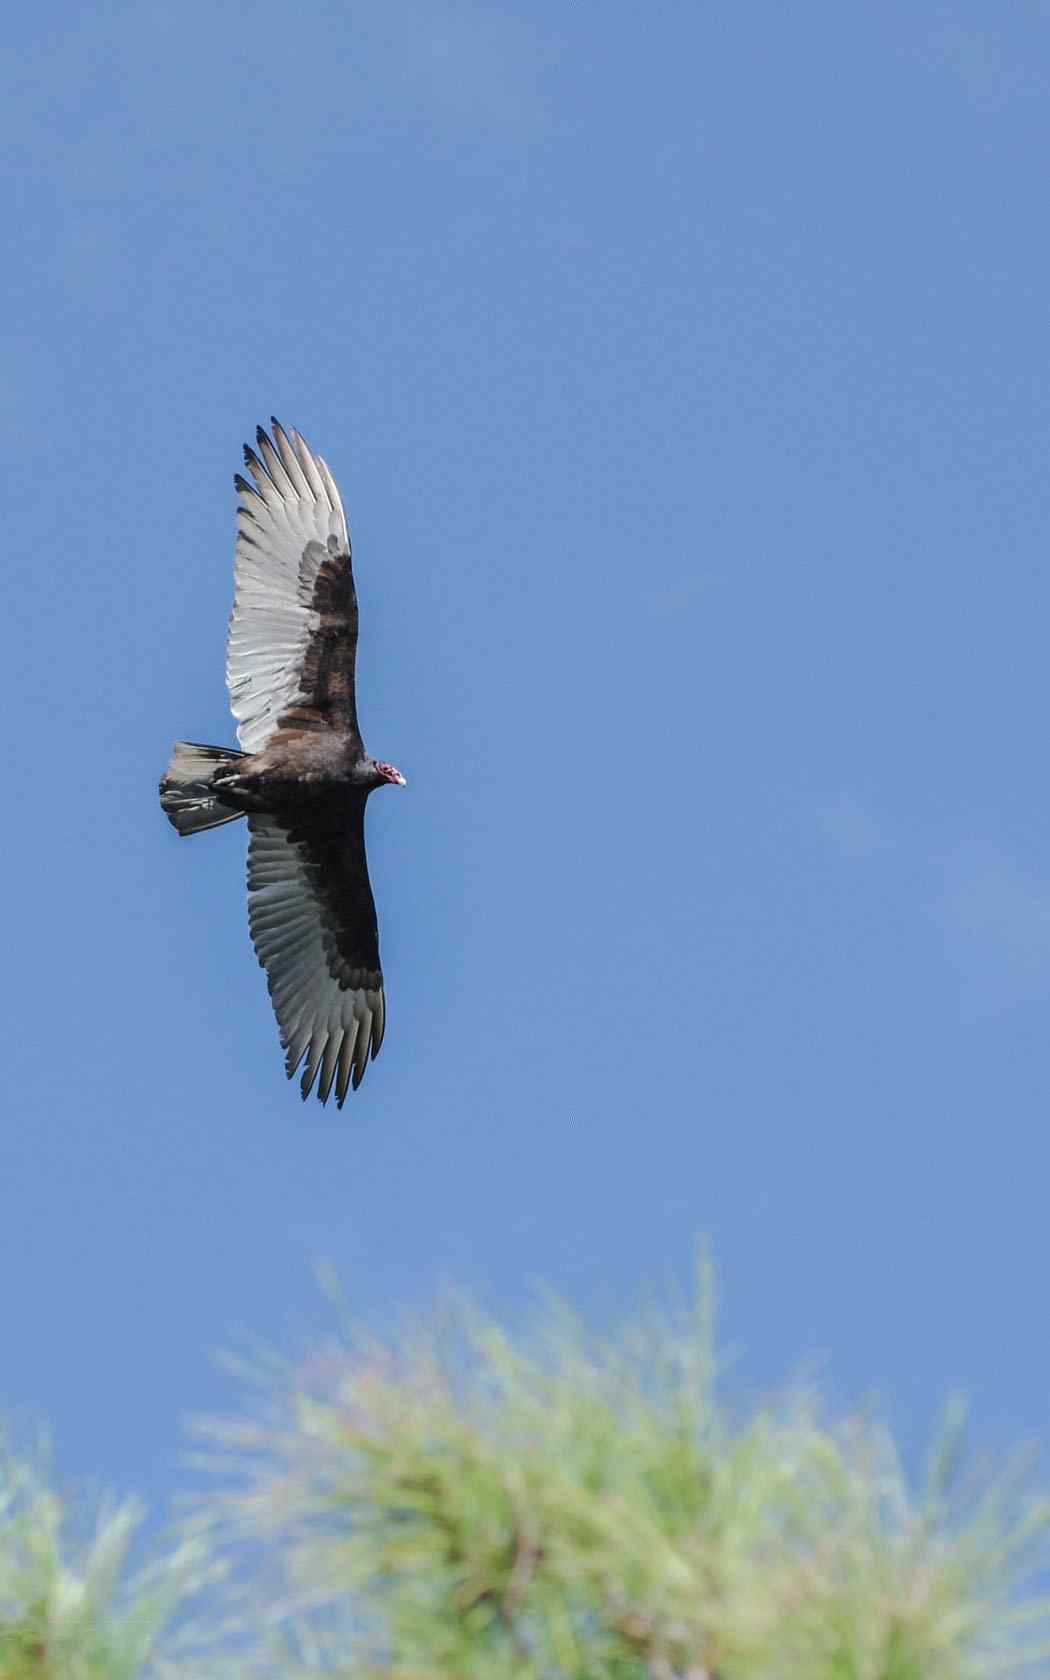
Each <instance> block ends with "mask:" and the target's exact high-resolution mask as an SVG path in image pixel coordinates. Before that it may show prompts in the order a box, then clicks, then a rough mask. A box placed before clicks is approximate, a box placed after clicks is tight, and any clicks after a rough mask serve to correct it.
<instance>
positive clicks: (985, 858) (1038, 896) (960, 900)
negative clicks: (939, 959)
mask: <svg viewBox="0 0 1050 1680" xmlns="http://www.w3.org/2000/svg"><path fill="white" fill-rule="evenodd" d="M935 910H936V914H937V917H938V919H939V921H940V923H941V926H942V927H943V929H944V932H945V935H946V937H947V940H948V944H949V948H950V950H951V951H952V952H953V954H954V956H955V959H956V962H957V964H958V967H959V970H960V976H961V978H962V979H963V981H964V982H965V985H966V990H967V992H968V993H969V994H970V995H971V997H972V998H973V999H974V1000H979V1001H981V1002H983V1003H985V1004H988V1005H990V1006H992V1007H995V1008H1006V1007H1009V1006H1011V1005H1013V1004H1016V1003H1019V1002H1022V1001H1023V1000H1024V999H1025V998H1028V997H1031V996H1032V995H1034V994H1036V993H1039V992H1042V991H1044V990H1046V988H1047V987H1048V986H1050V878H1048V877H1046V876H1043V875H1040V874H1037V873H1035V872H1033V871H1031V870H1028V869H1025V868H1024V867H1022V866H1021V865H1019V864H1018V863H1017V862H1016V861H1015V860H1013V859H1011V858H1009V857H1007V856H1005V855H1004V854H1002V853H997V852H995V851H993V850H991V849H983V850H980V851H978V850H975V849H971V850H969V851H964V852H961V853H957V854H956V855H955V856H953V857H951V858H949V859H948V861H947V863H946V865H945V867H944V873H943V882H942V888H941V891H940V894H939V896H938V897H937V899H936V902H935Z"/></svg>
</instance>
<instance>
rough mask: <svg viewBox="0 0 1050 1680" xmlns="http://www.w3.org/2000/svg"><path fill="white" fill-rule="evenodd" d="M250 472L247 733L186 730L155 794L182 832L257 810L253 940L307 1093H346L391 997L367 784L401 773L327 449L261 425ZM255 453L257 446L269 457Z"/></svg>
mask: <svg viewBox="0 0 1050 1680" xmlns="http://www.w3.org/2000/svg"><path fill="white" fill-rule="evenodd" d="M257 440H258V445H259V454H256V452H255V451H254V450H252V449H250V448H246V449H245V461H246V463H247V465H248V467H249V469H250V470H251V473H252V476H253V478H254V480H255V482H254V483H253V484H249V482H248V481H247V479H245V478H244V477H242V475H241V474H240V473H238V474H237V475H236V479H235V483H236V486H237V489H238V491H239V493H240V496H241V503H240V506H239V508H238V520H237V522H238V536H237V559H236V568H235V570H236V578H237V598H236V600H235V603H234V610H233V615H232V617H231V620H230V643H229V652H228V657H227V680H228V682H229V686H230V697H231V705H232V707H233V710H234V713H235V715H236V716H237V717H238V719H239V720H240V727H239V734H240V737H241V743H242V746H244V747H248V748H249V749H250V750H248V751H242V752H235V751H233V750H229V749H225V748H221V747H206V746H198V745H195V744H193V743H187V742H180V743H179V744H178V745H177V746H176V749H175V756H174V758H173V759H172V762H171V764H170V765H169V767H168V771H167V772H166V774H165V776H164V778H163V779H162V781H161V803H162V805H163V806H164V809H165V810H166V812H167V813H168V816H169V817H170V819H171V821H172V823H173V824H174V825H175V827H176V828H177V829H178V830H179V833H180V834H193V833H197V832H199V831H200V830H201V829H205V828H213V827H217V826H218V825H219V824H221V823H225V822H230V821H233V820H234V819H235V818H236V817H238V816H246V817H247V818H248V826H249V829H250V831H251V836H252V838H251V845H250V847H249V854H248V906H249V923H250V927H251V933H252V939H253V941H254V944H255V948H256V951H257V953H258V956H259V961H260V962H261V963H262V964H263V966H264V967H265V968H266V971H267V981H268V985H269V989H270V995H271V997H272V999H273V1004H274V1009H275V1011H276V1013H277V1018H278V1022H279V1024H280V1028H281V1042H282V1044H284V1046H285V1048H286V1050H287V1052H288V1056H287V1069H288V1073H289V1076H291V1074H293V1073H294V1072H295V1070H296V1068H297V1067H298V1065H299V1064H300V1062H301V1061H302V1060H303V1058H304V1057H305V1058H306V1067H305V1071H304V1073H303V1080H302V1090H303V1096H304V1097H305V1096H306V1095H307V1094H308V1092H309V1090H310V1089H311V1087H312V1085H313V1082H314V1080H315V1079H318V1080H319V1083H318V1090H319V1094H320V1096H321V1100H322V1101H324V1100H326V1099H327V1096H328V1093H329V1091H330V1089H331V1088H332V1086H333V1083H334V1085H335V1090H336V1096H337V1100H338V1101H339V1103H340V1104H342V1101H343V1098H344V1097H345V1095H346V1091H347V1087H348V1085H349V1083H350V1082H351V1079H352V1083H353V1085H354V1086H355V1087H356V1086H357V1085H358V1083H359V1082H360V1079H361V1077H362V1076H363V1073H364V1069H365V1065H366V1063H367V1060H368V1057H369V1055H371V1056H375V1055H376V1054H377V1053H378V1051H379V1046H380V1044H381V1043H382V1038H383V1032H384V1029H385V1017H386V1007H385V1000H384V993H383V975H382V969H381V967H380V962H379V935H378V929H377V924H376V912H375V903H374V900H373V897H372V889H371V886H370V884H369V880H368V866H367V863H366V859H365V837H364V817H365V806H366V804H367V800H368V795H369V793H371V792H372V790H373V789H374V788H377V787H381V786H383V785H384V783H387V782H395V783H402V784H403V782H404V777H403V776H402V775H401V773H400V771H398V770H395V769H394V767H393V765H390V764H386V763H383V762H380V761H377V760H376V759H374V758H371V757H370V756H369V755H368V754H367V753H366V751H365V748H364V743H363V741H362V739H361V732H360V728H359V726H358V721H357V696H356V691H355V676H354V667H355V654H356V649H357V629H358V611H357V594H356V590H355V588H354V579H353V569H352V565H351V558H350V543H349V537H348V535H347V531H346V518H345V514H344V513H343V508H342V502H341V499H340V497H339V492H338V490H337V489H336V486H335V483H334V481H333V480H332V477H331V474H330V473H329V471H328V468H327V467H326V466H325V463H324V462H323V461H322V460H321V458H320V457H319V456H315V455H313V454H312V452H311V451H310V450H309V448H308V447H307V445H306V444H305V443H304V441H303V439H302V438H301V437H299V435H298V434H297V433H295V432H293V433H292V434H291V437H290V438H289V436H288V435H287V434H286V433H285V432H284V431H283V429H282V428H281V427H280V426H279V425H278V423H277V422H276V421H274V422H273V441H272V442H271V440H270V438H269V437H268V436H267V435H266V433H265V432H263V431H262V430H261V429H260V430H259V432H258V433H257ZM260 457H261V458H260Z"/></svg>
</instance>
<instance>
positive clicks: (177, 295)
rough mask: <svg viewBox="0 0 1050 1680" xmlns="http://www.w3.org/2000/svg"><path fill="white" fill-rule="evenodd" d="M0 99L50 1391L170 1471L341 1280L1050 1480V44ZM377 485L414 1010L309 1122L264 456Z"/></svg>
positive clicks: (797, 12) (37, 25) (966, 28)
mask: <svg viewBox="0 0 1050 1680" xmlns="http://www.w3.org/2000/svg"><path fill="white" fill-rule="evenodd" d="M3 52H4V55H5V57H6V58H8V60H9V63H8V65H7V67H6V73H5V78H4V79H5V85H6V86H7V87H8V88H9V90H10V91H9V93H8V95H6V96H5V101H4V105H3V109H2V111H0V124H2V127H3V130H4V133H3V145H2V147H0V156H3V157H4V158H5V159H6V162H5V163H4V165H3V169H4V186H5V192H6V197H7V225H8V228H9V239H8V241H7V249H6V256H5V261H4V263H3V265H2V267H0V293H2V300H3V308H2V310H0V330H2V332H3V336H4V341H5V342H4V346H3V354H2V357H0V370H2V371H0V428H2V434H3V446H4V455H5V459H6V463H7V476H6V495H5V544H4V547H5V552H6V555H7V568H6V577H7V589H6V593H5V598H6V611H5V612H4V613H3V615H2V616H0V639H2V644H3V649H2V651H3V670H4V673H5V679H6V701H5V706H6V716H5V732H4V752H5V761H6V783H7V789H8V803H7V820H6V824H5V859H6V867H5V870H4V879H5V885H6V888H7V894H6V895H5V896H6V900H7V902H6V908H5V919H6V939H5V945H6V948H7V953H8V960H7V962H6V964H5V965H4V971H3V975H2V978H0V989H2V999H0V1002H2V1014H3V1020H4V1022H5V1026H6V1029H7V1030H6V1033H5V1039H6V1045H5V1053H4V1059H5V1074H6V1077H5V1081H4V1089H5V1102H4V1109H5V1118H4V1122H3V1128H2V1154H0V1277H2V1278H3V1284H2V1291H3V1293H2V1318H3V1324H4V1343H3V1346H4V1354H5V1369H4V1373H3V1381H2V1388H0V1404H2V1405H3V1406H4V1407H5V1408H6V1409H8V1410H13V1411H15V1412H17V1413H18V1414H19V1415H20V1416H22V1417H43V1418H46V1419H47V1420H48V1422H49V1423H50V1426H51V1428H52V1429H53V1432H54V1435H55V1438H56V1441H57V1445H58V1453H59V1458H60V1462H61V1464H62V1466H63V1467H64V1469H65V1471H66V1472H67V1473H68V1474H70V1475H71V1476H75V1477H79V1476H86V1475H90V1476H97V1477H99V1478H101V1479H102V1480H103V1481H105V1482H109V1483H112V1484H115V1485H116V1486H118V1487H126V1486H138V1487H142V1488H144V1489H145V1490H146V1491H147V1492H148V1493H149V1494H150V1495H151V1496H152V1497H153V1498H154V1500H155V1501H156V1502H158V1503H160V1504H163V1502H164V1500H165V1499H166V1497H167V1494H168V1492H169V1491H170V1490H171V1489H172V1488H173V1487H175V1486H177V1485H179V1483H180V1482H181V1481H182V1480H183V1477H184V1471H183V1469H182V1467H181V1466H180V1463H179V1454H180V1452H181V1450H182V1447H183V1441H184V1437H183V1420H184V1418H185V1416H186V1415H187V1414H188V1413H191V1412H195V1411H200V1410H209V1409H216V1408H227V1407H229V1406H231V1405H233V1404H234V1403H235V1402H236V1399H237V1391H236V1389H235V1388H234V1387H233V1385H232V1384H231V1382H230V1380H229V1379H228V1378H227V1377H226V1376H224V1375H223V1374H222V1372H220V1371H219V1370H218V1369H217V1368H216V1366H215V1364H214V1362H213V1355H214V1353H215V1351H216V1350H217V1349H218V1348H221V1347H223V1346H225V1345H228V1344H229V1343H230V1341H231V1339H233V1338H234V1337H235V1336H236V1335H237V1334H238V1332H239V1331H241V1330H242V1329H243V1330H247V1331H250V1332H251V1333H253V1334H256V1335H258V1336H260V1337H262V1338H263V1339H265V1340H267V1341H270V1342H273V1343H275V1344H277V1345H278V1346H279V1347H281V1348H282V1349H284V1350H285V1351H289V1352H293V1351H294V1350H295V1349H296V1348H298V1347H301V1346H303V1345H305V1343H306V1342H307V1341H308V1340H309V1338H310V1337H311V1336H312V1335H314V1334H316V1333H317V1332H318V1331H319V1330H321V1329H322V1328H323V1327H324V1326H325V1325H326V1323H327V1315H326V1309H325V1308H324V1305H323V1303H322V1301H321V1299H320V1297H319V1294H318V1291H317V1288H316V1284H315V1281H314V1277H313V1270H312V1268H313V1265H314V1262H315V1260H317V1259H318V1258H321V1257H325V1258H328V1259H330V1260H332V1261H333V1262H334V1263H335V1265H336V1267H337V1268H338V1270H339V1272H340V1275H341V1277H342V1280H343V1284H344V1288H345V1290H346V1293H347V1295H348V1296H349V1299H350V1301H351V1303H352V1304H353V1305H354V1306H355V1307H356V1308H357V1309H358V1310H359V1311H360V1313H361V1314H362V1315H363V1316H364V1317H366V1318H367V1319H368V1320H370V1321H371V1322H373V1323H376V1324H380V1325H388V1324H389V1323H391V1322H393V1321H396V1319H397V1316H398V1315H399V1314H400V1313H402V1312H403V1311H404V1310H405V1309H411V1308H414V1307H417V1306H418V1305H419V1304H420V1303H424V1302H426V1301H427V1300H428V1299H429V1298H430V1297H431V1296H432V1294H433V1292H434V1290H435V1288H436V1287H437V1286H438V1285H439V1284H440V1283H441V1282H442V1281H445V1280H452V1281H453V1282H455V1283H458V1284H462V1285H466V1286H467V1287H469V1288H471V1289H473V1290H475V1291H477V1292H478V1293H479V1294H480V1295H481V1296H482V1298H483V1299H484V1300H485V1301H486V1302H487V1303H488V1304H489V1305H490V1306H491V1307H493V1308H494V1309H495V1310H497V1311H498V1312H500V1313H503V1314H506V1315H508V1316H510V1317H512V1318H515V1317H517V1316H519V1315H520V1314H521V1312H522V1310H523V1308H524V1305H525V1303H526V1302H527V1300H528V1299H529V1296H530V1292H531V1290H532V1288H533V1285H534V1282H535V1280H537V1279H544V1280H546V1281H548V1282H550V1283H551V1284H553V1285H554V1286H555V1287H556V1288H558V1289H559V1290H561V1291H563V1292H564V1293H565V1294H566V1295H568V1297H569V1298H570V1299H571V1300H572V1301H573V1302H574V1303H575V1304H576V1305H578V1306H579V1307H580V1308H582V1309H583V1310H584V1311H585V1312H586V1313H587V1314H589V1315H591V1316H592V1317H593V1318H594V1319H595V1320H597V1321H598V1322H606V1321H608V1320H610V1319H612V1318H614V1317H615V1316H617V1315H618V1314H619V1312H620V1311H622V1310H624V1309H625V1308H627V1307H629V1306H630V1305H631V1304H632V1303H634V1302H636V1301H638V1300H639V1298H641V1297H644V1296H646V1295H647V1294H650V1293H652V1292H654V1291H656V1292H658V1291H660V1290H661V1289H663V1287H664V1286H665V1285H667V1284H668V1283H670V1282H671V1281H672V1280H683V1279H685V1278H687V1276H688V1274H689V1271H690V1268H691V1266H692V1261H693V1256H694V1254H695V1252H696V1245H697V1241H698V1239H699V1237H700V1235H701V1234H703V1233H706V1234H708V1235H709V1236H710V1238H711V1240H712V1243H713V1248H714V1253H715V1257H716V1259H717V1262H718V1265H719V1268H720V1272H721V1279H722V1293H723V1299H724V1329H725V1334H726V1337H727V1339H728V1340H729V1341H730V1342H732V1343H733V1344H734V1345H735V1346H736V1347H738V1348H740V1349H741V1350H742V1354H743V1358H742V1361H741V1364H740V1366H739V1368H738V1374H737V1378H736V1379H735V1380H737V1381H738V1382H739V1383H741V1384H743V1385H745V1386H746V1387H748V1388H750V1389H751V1390H753V1391H758V1390H761V1389H762V1388H763V1387H764V1386H765V1385H767V1384H770V1383H774V1382H777V1381H779V1380H780V1379H781V1378H782V1377H783V1376H784V1374H785V1373H786V1372H787V1371H789V1370H790V1369H791V1368H792V1367H794V1366H796V1365H797V1364H798V1362H799V1361H800V1360H803V1359H809V1360H811V1361H815V1362H816V1363H817V1364H818V1367H820V1368H822V1369H824V1370H825V1372H826V1380H827V1384H828V1386H829V1389H830V1391H831V1393H832V1394H833V1396H834V1397H835V1398H836V1399H837V1400H840V1401H845V1400H850V1399H858V1398H861V1397H863V1396H866V1395H869V1394H872V1393H875V1394H879V1395H881V1396H883V1397H884V1398H885V1400H886V1403H887V1405H888V1407H889V1409H890V1412H891V1415H892V1417H893V1419H894V1421H895V1423H896V1424H897V1426H898V1427H899V1429H900V1430H901V1432H902V1434H903V1435H904V1437H905V1439H906V1440H907V1441H909V1442H918V1441H919V1440H921V1439H923V1438H924V1437H925V1436H926V1435H927V1433H928V1432H929V1430H930V1428H931V1427H932V1426H933V1423H934V1420H935V1418H936V1415H937V1411H938V1407H939V1404H940V1401H941V1398H942V1396H943V1395H944V1394H945V1393H946V1392H947V1391H949V1390H954V1389H961V1390H963V1391H964V1392H966V1393H967V1394H968V1395H969V1396H970V1397H971V1399H972V1402H973V1414H974V1425H973V1428H974V1433H975V1435H976V1437H977V1439H978V1440H979V1441H981V1442H983V1443H986V1444H989V1445H992V1446H998V1445H1000V1444H1002V1443H1005V1442H1007V1441H1013V1440H1014V1439H1015V1438H1017V1437H1018V1436H1027V1435H1033V1434H1034V1435H1035V1436H1037V1437H1041V1438H1044V1439H1045V1434H1046V1427H1047V1416H1046V1396H1047V1392H1048V1387H1050V1352H1048V1350H1047V1341H1046V1337H1045V1335H1044V1334H1043V1325H1044V1323H1045V1293H1046V1276H1047V1232H1046V1200H1047V1192H1046V1186H1047V1179H1048V1173H1050V1137H1048V1117H1050V1031H1048V1021H1050V806H1048V803H1047V798H1046V785H1047V770H1046V759H1047V751H1046V738H1047V718H1048V711H1050V707H1048V690H1050V676H1048V669H1047V659H1046V644H1047V626H1048V622H1050V586H1048V580H1047V555H1048V550H1050V492H1048V470H1047V469H1048V462H1050V395H1048V391H1050V386H1048V380H1047V366H1048V356H1050V319H1048V311H1047V297H1048V295H1050V237H1048V234H1047V229H1046V203H1047V197H1048V185H1050V183H1048V173H1050V102H1048V99H1047V93H1048V89H1050V6H1047V5H1045V4H1037V3H1035V0H1026V3H1023V4H1022V3H1017V4H1003V5H1001V6H999V7H997V8H995V9H994V11H993V10H992V9H990V8H988V7H987V6H978V5H976V4H973V5H965V4H951V3H946V4H940V3H937V4H933V3H927V0H907V3H904V0H900V3H896V4H895V3H893V0H890V3H887V0H878V3H877V4H875V3H872V4H868V5H865V4H851V5H845V6H844V5H842V4H841V3H840V0H826V3H814V4H811V5H805V6H801V7H798V6H796V7H790V8H786V7H779V6H765V7H759V8H754V7H742V6H727V5H721V6H715V5H705V4H686V3H684V0H683V3H680V4H663V5H661V4H657V5H653V6H649V7H645V8H639V7H637V6H633V5H630V6H629V5H625V4H618V3H615V0H613V3H609V0H606V3H604V4H602V5H597V4H587V3H584V4H580V5H576V6H572V7H568V6H565V5H561V4H554V3H553V0H546V3H544V0H538V3H535V4H532V5H529V6H525V5H515V6H506V5H483V4H478V5H473V4H463V5H460V4H456V3H454V0H431V3H426V4H424V3H422V0H420V3H418V4H413V3H411V0H381V3H380V0H376V3H371V0H364V3H360V4H356V3H352V0H351V3H344V4H340V5H336V4H320V3H311V0H307V3H306V4H304V6H302V7H301V8H299V9H297V10H293V9H289V8H287V7H278V6H276V5H274V4H271V3H270V0H261V3H259V4H255V5H253V6H251V7H241V6H236V5H225V6H223V5H220V6H218V7H213V6H211V5H208V6H205V5H203V4H200V3H198V0H179V4H177V5H176V4H174V3H171V4H166V3H158V4H138V3H136V4H134V5H132V4H116V5H112V4H110V5H107V4H102V5H101V6H100V7H96V8H91V9H88V10H85V9H84V8H83V7H73V6H65V5H62V4H58V5H52V6H50V7H44V8H22V9H21V11H20V12H19V13H18V15H17V16H14V17H12V19H11V21H10V23H9V26H8V29H7V32H6V40H5V42H4V47H3ZM271 413H276V414H278V415H279V416H280V417H281V418H282V419H283V420H285V421H286V422H287V423H289V424H293V425H295V426H298V427H299V428H300V429H301V430H302V431H303V432H304V433H305V435H306V436H307V437H308V438H309V439H310V441H311V442H312V443H313V444H314V445H315V447H317V448H319V449H320V450H321V451H322V452H323V453H324V455H325V456H326V457H327V459H328V460H329V462H330V463H331V465H332V467H333V469H334V471H335V472H336V474H337V476H338V479H339V481H340V484H341V486H342V489H343V493H344V498H345V500H346V503H347V507H348V511H349V516H350V524H351V529H352V534H353V539H354V553H355V565H356V571H357V576H358V587H359V592H360V597H361V613H362V640H361V653H360V664H359V684H360V690H359V691H360V696H361V711H362V721H363V725H364V728H365V733H366V740H367V742H368V744H369V747H370V749H371V750H372V751H373V752H374V753H376V754H377V755H379V756H385V757H389V758H392V759H393V760H394V761H395V762H396V763H397V764H399V765H401V766H402V768H403V769H404V770H405V771H406V773H407V775H408V778H409V788H408V790H407V792H406V793H404V794H394V793H393V792H390V793H384V794H380V795H379V796H377V797H376V799H375V800H373V801H372V805H371V809H370V812H369V853H370V861H371V867H372V875H373V882H374V885H375V890H376V897H377V900H378V904H379V911H380V920H381V935H382V944H383V956H384V967H385V970H386V975H387V987H388V997H389V1000H390V1003H389V1023H388V1032H387V1039H386V1044H385V1046H384V1050H383V1055H382V1057H381V1058H380V1060H379V1062H378V1063H377V1064H376V1065H375V1067H374V1068H373V1069H372V1070H371V1072H370V1074H369V1077H368V1079H367V1080H366V1081H365V1084H364V1086H363V1087H362V1089H361V1091H360V1092H359V1093H358V1094H357V1096H356V1098H354V1099H352V1100H351V1101H350V1102H348V1104H347V1107H346V1109H345V1110H344V1111H343V1113H342V1114H341V1115H340V1114H338V1113H336V1112H335V1111H334V1109H333V1108H330V1109H328V1110H325V1111H322V1110H321V1109H320V1108H319V1107H318V1106H317V1105H316V1104H311V1105H309V1106H307V1107H305V1108H304V1107H302V1106H301V1105H300V1103H299V1100H298V1096H297V1094H296V1092H295V1090H294V1088H292V1087H289V1086H287V1085H286V1084H285V1081H284V1078H283V1073H282V1066H281V1056H280V1052H279V1048H278V1044H277V1038H276V1031H275V1027H274V1024H273V1021H272V1017H271V1014H270V1009H269V1004H268V999H267V996H266V990H265V985H264V982H263V977H262V975H261V973H260V972H259V970H258V968H257V966H256V963H255V959H254V956H253V953H252V951H251V947H250V944H249V941H248V937H247V929H246V914H245V904H244V835H243V832H242V831H240V830H239V829H238V828H236V827H231V828H227V829H224V830H221V831H220V832H218V833H215V834H212V835H208V836H204V837H202V838H200V839H198V840H195V841H193V842H192V843H184V842H179V841H177V840H176V838H175V836H174V835H173V834H172V832H171V830H170V829H169V828H168V825H167V824H166V823H165V822H164V820H163V818H162V816H161V813H160V811H159V808H158V807H157V802H156V780H157V777H158V775H159V773H160V771H161V769H162V768H163V766H164V764H165V762H166V758H167V754H168V751H169V747H170V742H171V740H172V739H174V738H175V737H176V736H185V737H188V738H190V739H196V740H204V741H211V740H214V741H219V742H223V741H232V739H233V729H232V720H231V719H230V717H229V714H228V711H227V705H226V696H225V689H224V685H223V652H224V641H225V628H226V616H227V613H228V610H229V604H230V598H231V561H232V536H233V501H234V497H233V489H232V482H231V479H232V473H233V471H234V470H235V468H236V467H237V466H238V464H239V450H240V445H241V442H242V440H243V439H244V438H246V437H249V436H250V435H251V432H252V430H253V428H254V426H255V424H256V422H257V421H260V420H266V419H267V418H268V416H269V415H270V414H271Z"/></svg>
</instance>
